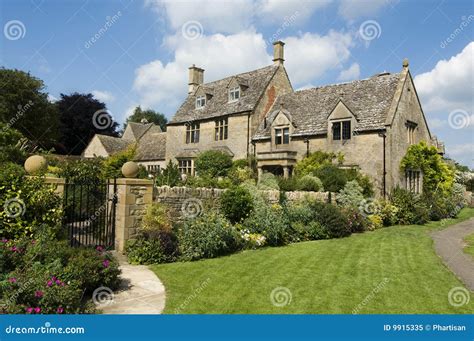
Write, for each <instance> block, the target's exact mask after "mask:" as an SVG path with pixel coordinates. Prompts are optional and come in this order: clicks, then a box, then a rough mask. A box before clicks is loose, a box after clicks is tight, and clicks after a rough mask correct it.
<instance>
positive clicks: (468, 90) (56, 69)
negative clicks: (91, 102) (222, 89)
mask: <svg viewBox="0 0 474 341" xmlns="http://www.w3.org/2000/svg"><path fill="white" fill-rule="evenodd" d="M473 6H474V5H473V2H472V1H461V0H454V1H416V2H415V1H398V0H367V1H357V2H355V1H348V0H338V1H336V0H334V1H331V0H324V1H281V0H256V1H250V0H249V1H244V0H234V1H217V0H205V1H189V0H188V1H159V0H140V1H138V0H137V1H129V0H114V1H112V0H105V1H98V0H97V1H92V0H90V1H85V0H66V1H60V0H32V1H30V0H3V1H2V3H1V5H0V19H1V24H2V27H3V35H2V36H1V39H0V65H2V66H4V67H6V68H18V69H21V70H25V71H30V72H31V73H32V74H33V75H35V76H36V77H39V78H41V79H43V80H44V82H45V84H46V86H47V91H48V92H49V94H50V95H51V98H52V99H53V100H54V98H58V97H59V94H60V93H66V94H67V93H71V92H74V91H78V92H92V93H94V94H95V95H96V97H97V98H99V99H101V100H103V101H104V102H105V103H106V104H107V107H108V108H109V110H110V111H111V113H112V115H113V116H114V118H115V119H116V120H117V121H119V122H123V120H124V118H125V117H126V116H127V115H128V114H129V113H130V111H131V110H132V109H133V108H134V107H135V106H136V105H139V104H140V105H142V107H149V108H152V109H155V110H158V111H161V112H163V113H164V114H165V115H166V116H168V117H171V116H172V115H173V113H174V112H175V110H176V109H177V107H178V106H179V104H180V102H181V101H182V100H183V99H184V98H185V96H186V94H187V68H188V67H189V66H190V65H191V64H193V63H194V64H196V65H197V66H200V67H203V68H204V69H205V70H206V71H205V74H204V78H205V81H212V80H215V79H219V78H222V77H225V76H228V75H231V74H234V73H238V72H245V71H249V70H252V69H255V68H258V67H262V66H265V65H268V64H270V63H271V54H272V46H271V41H273V40H274V39H275V38H277V39H281V40H283V41H285V42H286V46H285V54H286V56H285V59H286V61H285V66H286V68H287V71H288V73H289V76H290V79H291V81H292V84H293V87H294V88H295V89H299V88H304V87H311V86H318V85H324V84H332V83H339V82H344V81H350V80H352V79H359V78H367V77H370V76H372V75H374V74H376V73H379V72H383V71H389V72H399V71H400V70H401V67H402V60H403V58H405V57H406V58H408V59H409V61H410V71H411V72H412V75H413V77H414V78H415V84H416V86H417V91H418V94H419V96H420V99H421V101H422V104H423V108H424V111H425V114H426V116H427V119H428V122H429V124H430V128H431V131H432V133H433V134H436V135H437V136H438V137H439V138H440V139H441V140H443V141H445V142H446V145H447V153H448V155H449V156H451V157H453V158H455V159H457V160H460V161H462V162H463V163H465V164H468V165H469V166H470V167H474V160H473V158H474V157H473V154H474V134H473V133H474V110H473V108H474V102H473V101H474V100H473V98H474V65H473V63H474V55H473V54H474V42H473V41H474V8H473ZM94 37H95V38H94Z"/></svg>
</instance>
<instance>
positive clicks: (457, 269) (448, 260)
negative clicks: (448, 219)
mask: <svg viewBox="0 0 474 341" xmlns="http://www.w3.org/2000/svg"><path fill="white" fill-rule="evenodd" d="M472 233H474V218H471V219H469V220H466V221H464V222H462V223H459V224H456V225H453V226H451V227H448V228H447V229H444V230H441V231H436V232H433V233H432V234H431V236H432V237H433V240H434V246H435V250H436V253H437V254H438V255H439V256H440V257H441V259H442V260H443V262H444V263H445V264H446V265H447V266H448V267H449V268H450V269H451V271H452V272H454V273H455V274H456V276H458V277H459V278H460V279H461V280H462V281H463V282H464V284H465V285H466V287H467V288H469V289H470V290H471V291H474V258H473V257H472V256H470V255H468V254H466V253H464V251H463V248H464V247H465V243H464V241H463V239H464V238H465V237H466V236H468V235H470V234H472Z"/></svg>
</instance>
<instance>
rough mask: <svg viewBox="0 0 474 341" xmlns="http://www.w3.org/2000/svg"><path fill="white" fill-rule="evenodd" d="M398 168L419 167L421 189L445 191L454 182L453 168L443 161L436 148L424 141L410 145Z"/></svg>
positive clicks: (447, 190)
mask: <svg viewBox="0 0 474 341" xmlns="http://www.w3.org/2000/svg"><path fill="white" fill-rule="evenodd" d="M400 168H401V170H402V171H405V170H407V169H420V170H421V171H422V172H423V190H424V191H437V190H440V191H442V192H444V193H447V192H449V191H450V190H451V188H452V186H453V183H454V173H455V172H454V169H453V168H452V167H451V166H450V165H448V164H447V163H446V162H444V161H443V158H442V157H441V155H439V154H438V150H437V149H436V147H434V146H429V145H427V144H426V143H425V142H420V143H418V144H414V145H411V146H410V147H409V148H408V151H407V153H406V154H405V156H404V157H403V159H402V161H401V163H400Z"/></svg>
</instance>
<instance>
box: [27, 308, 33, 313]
mask: <svg viewBox="0 0 474 341" xmlns="http://www.w3.org/2000/svg"><path fill="white" fill-rule="evenodd" d="M25 310H26V312H27V313H28V314H31V313H32V312H33V308H31V307H29V308H26V309H25Z"/></svg>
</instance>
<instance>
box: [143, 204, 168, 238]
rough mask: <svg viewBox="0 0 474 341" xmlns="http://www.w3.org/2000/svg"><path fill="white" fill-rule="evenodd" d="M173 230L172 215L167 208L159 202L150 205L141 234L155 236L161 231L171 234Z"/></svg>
mask: <svg viewBox="0 0 474 341" xmlns="http://www.w3.org/2000/svg"><path fill="white" fill-rule="evenodd" d="M171 229H172V226H171V215H170V213H169V210H168V209H167V208H166V206H164V205H163V204H161V203H157V202H154V203H152V204H151V205H149V206H148V207H147V210H146V213H145V216H144V217H143V220H142V225H141V227H140V232H141V233H142V234H145V235H147V236H150V235H151V236H153V234H155V233H158V232H160V231H164V232H171Z"/></svg>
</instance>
